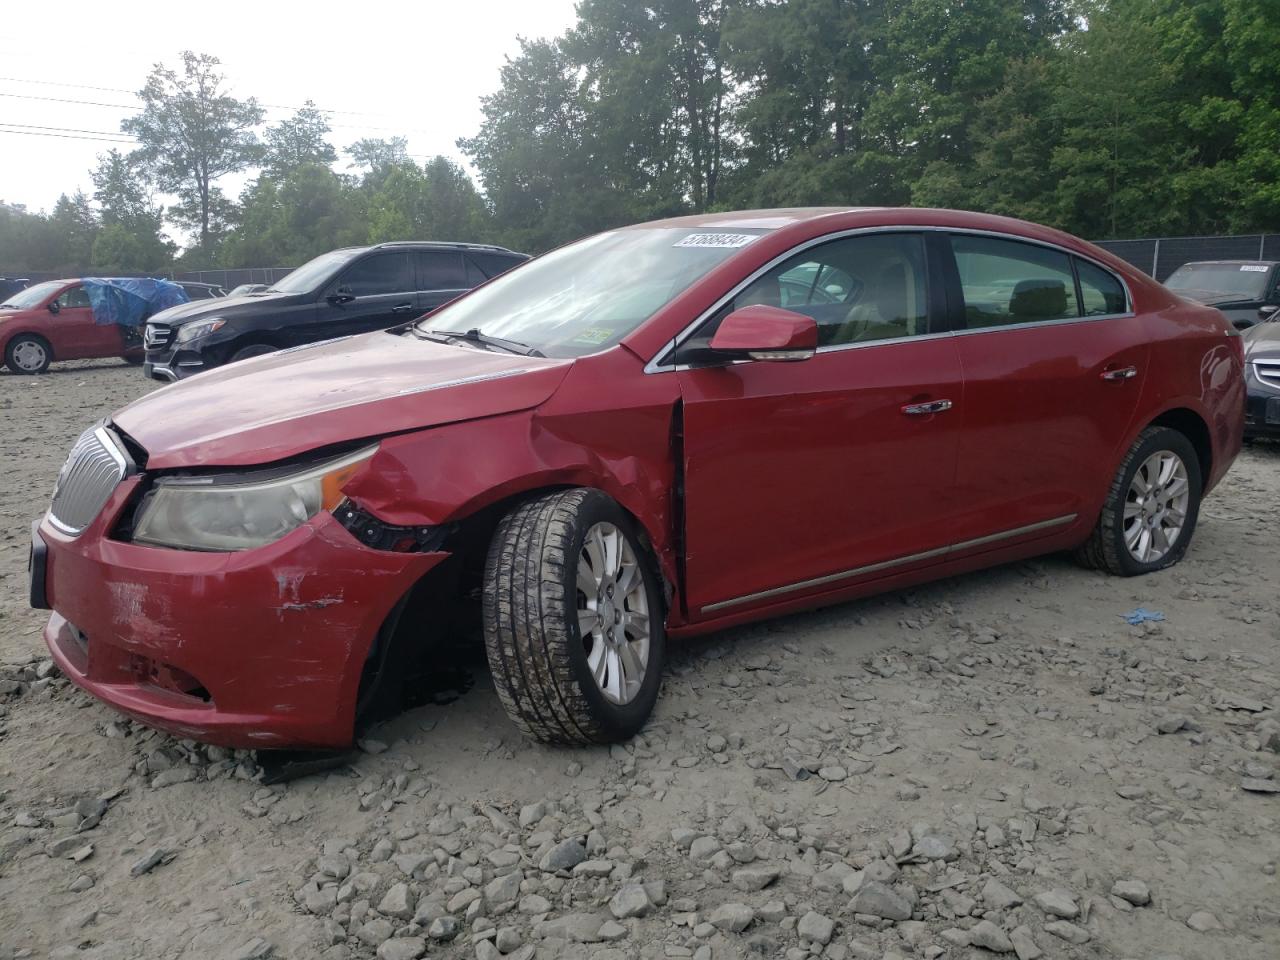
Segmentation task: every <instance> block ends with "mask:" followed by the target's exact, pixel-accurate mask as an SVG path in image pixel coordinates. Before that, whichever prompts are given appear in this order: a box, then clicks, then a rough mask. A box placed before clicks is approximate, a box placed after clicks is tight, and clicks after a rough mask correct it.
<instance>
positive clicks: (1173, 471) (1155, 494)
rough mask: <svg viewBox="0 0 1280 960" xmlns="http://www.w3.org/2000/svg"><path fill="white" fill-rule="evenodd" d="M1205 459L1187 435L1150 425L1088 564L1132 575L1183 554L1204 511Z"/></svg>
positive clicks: (1132, 453) (1109, 504)
mask: <svg viewBox="0 0 1280 960" xmlns="http://www.w3.org/2000/svg"><path fill="white" fill-rule="evenodd" d="M1202 482H1203V481H1202V478H1201V476H1200V460H1199V458H1198V457H1197V455H1196V451H1195V447H1193V446H1192V445H1191V441H1190V440H1188V439H1187V438H1186V436H1185V435H1183V434H1181V433H1179V432H1178V431H1177V430H1171V429H1169V428H1168V427H1148V428H1147V429H1146V430H1144V431H1142V433H1140V434H1139V435H1138V439H1137V440H1135V441H1134V444H1133V446H1132V447H1130V448H1129V452H1128V453H1127V454H1126V455H1125V458H1124V460H1123V461H1122V462H1121V464H1120V467H1119V469H1118V470H1117V471H1116V476H1115V479H1114V480H1113V481H1112V483H1111V489H1110V490H1109V491H1108V493H1107V501H1106V503H1105V505H1104V506H1103V508H1102V515H1101V516H1100V517H1099V518H1098V525H1097V526H1096V527H1095V528H1094V531H1093V534H1092V535H1091V536H1090V537H1089V540H1088V541H1087V542H1086V543H1085V544H1084V546H1082V547H1081V548H1080V549H1079V550H1078V551H1077V552H1076V556H1077V558H1078V559H1079V560H1080V561H1081V562H1082V563H1084V564H1085V565H1086V566H1089V567H1094V568H1097V569H1100V570H1106V571H1107V572H1108V573H1113V574H1116V575H1117V576H1124V577H1132V576H1136V575H1138V574H1142V573H1150V572H1151V571H1153V570H1160V569H1161V568H1163V567H1168V566H1172V565H1173V564H1175V563H1177V562H1178V561H1179V560H1181V559H1182V557H1183V555H1184V554H1185V553H1186V552H1187V547H1188V546H1189V545H1190V543H1191V537H1192V535H1193V534H1194V532H1195V528H1196V520H1197V518H1198V517H1199V514H1200V490H1201V486H1202Z"/></svg>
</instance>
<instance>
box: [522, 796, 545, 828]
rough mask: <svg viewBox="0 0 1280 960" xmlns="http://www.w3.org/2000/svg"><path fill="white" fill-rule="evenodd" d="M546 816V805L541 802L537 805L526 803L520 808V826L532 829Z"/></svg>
mask: <svg viewBox="0 0 1280 960" xmlns="http://www.w3.org/2000/svg"><path fill="white" fill-rule="evenodd" d="M546 815H547V805H546V804H545V803H543V802H542V801H541V800H539V801H538V802H537V803H527V804H525V805H524V806H523V807H521V808H520V826H522V827H532V826H533V825H534V824H535V823H537V822H538V821H539V820H541V819H542V818H543V817H545V816H546Z"/></svg>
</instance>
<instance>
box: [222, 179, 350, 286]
mask: <svg viewBox="0 0 1280 960" xmlns="http://www.w3.org/2000/svg"><path fill="white" fill-rule="evenodd" d="M367 233H368V226H367V224H366V221H365V217H364V210H363V200H362V198H361V196H360V193H359V191H358V190H357V189H356V186H355V184H354V183H353V182H352V180H351V178H350V177H345V176H341V175H339V174H337V173H334V172H333V170H332V169H330V167H329V166H328V165H327V164H323V163H304V164H302V165H300V166H297V167H294V168H293V169H291V170H289V171H288V172H286V173H284V174H281V175H280V176H273V175H270V174H264V175H263V176H261V177H259V178H258V179H257V180H255V181H254V182H253V183H252V184H251V185H250V186H249V187H248V188H247V189H246V190H245V191H244V194H243V195H242V197H241V203H240V223H239V224H238V225H237V227H236V229H235V230H234V232H232V233H231V234H229V235H228V237H227V238H226V241H225V242H224V243H223V245H222V250H221V251H220V261H221V265H222V266H227V267H239V266H246V267H247V266H264V265H266V266H286V265H289V264H299V263H302V262H304V261H306V260H310V259H311V258H312V257H314V256H316V255H317V254H321V253H324V252H325V251H326V250H332V249H333V248H334V247H345V246H352V245H355V244H359V243H364V242H365V237H366V235H367Z"/></svg>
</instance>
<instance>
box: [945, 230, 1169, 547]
mask: <svg viewBox="0 0 1280 960" xmlns="http://www.w3.org/2000/svg"><path fill="white" fill-rule="evenodd" d="M948 246H949V248H950V250H951V251H952V252H953V254H954V261H953V262H948V263H945V264H944V265H943V266H944V269H946V270H947V272H948V273H949V274H950V276H951V282H952V285H953V290H954V291H956V293H957V296H955V297H954V298H953V299H954V300H959V301H962V303H963V312H962V315H958V316H957V317H956V318H955V320H954V326H955V327H956V337H955V340H956V346H957V348H958V350H959V353H960V363H961V364H962V366H963V368H964V377H965V404H964V409H963V411H961V418H960V419H961V421H962V422H963V427H964V435H965V442H964V445H963V447H962V448H961V451H960V461H959V466H958V469H957V475H956V495H957V498H958V502H959V504H960V505H961V513H960V515H959V517H958V522H959V524H960V531H959V538H960V539H961V540H962V541H971V540H983V541H984V543H983V544H982V545H981V546H986V545H987V544H989V543H990V538H991V537H993V536H996V537H999V538H1000V539H1001V540H1010V541H1014V540H1018V539H1024V538H1033V537H1037V536H1044V535H1047V534H1050V533H1052V532H1054V530H1055V529H1060V528H1061V527H1064V526H1066V525H1068V524H1070V523H1071V522H1073V521H1074V520H1075V519H1076V518H1077V516H1079V515H1082V514H1083V513H1084V512H1086V511H1089V512H1092V511H1094V510H1096V508H1097V506H1098V504H1099V503H1100V502H1101V497H1102V496H1103V494H1104V493H1105V491H1106V488H1107V484H1108V483H1109V482H1110V479H1111V474H1112V472H1113V471H1114V470H1115V468H1116V464H1117V463H1118V462H1119V459H1120V455H1121V450H1120V447H1121V445H1122V444H1123V442H1124V440H1125V438H1126V437H1127V436H1128V435H1129V433H1130V429H1131V423H1132V419H1133V416H1134V412H1135V410H1136V408H1137V403H1138V397H1139V394H1140V393H1141V389H1142V382H1143V377H1144V376H1145V374H1146V367H1147V359H1148V354H1149V350H1148V347H1147V335H1146V331H1145V329H1144V326H1143V323H1142V320H1141V318H1140V317H1136V316H1134V315H1133V313H1132V311H1131V310H1130V309H1129V304H1128V300H1127V294H1126V292H1125V289H1124V286H1123V284H1122V283H1121V282H1120V281H1119V280H1118V279H1117V278H1116V277H1115V276H1114V275H1113V274H1111V273H1110V272H1109V271H1107V270H1104V269H1102V268H1101V267H1099V266H1097V265H1096V264H1093V263H1091V262H1089V261H1087V260H1085V259H1083V258H1080V257H1075V256H1072V255H1069V254H1067V253H1065V252H1064V251H1061V250H1058V249H1057V248H1053V247H1046V246H1042V245H1038V244H1031V243H1025V242H1022V241H1018V240H1013V239H1007V238H1002V237H991V236H985V235H984V236H978V235H951V236H950V237H949V242H948V244H946V245H944V249H945V248H946V247H948ZM1077 280H1078V286H1077ZM957 313H960V311H957Z"/></svg>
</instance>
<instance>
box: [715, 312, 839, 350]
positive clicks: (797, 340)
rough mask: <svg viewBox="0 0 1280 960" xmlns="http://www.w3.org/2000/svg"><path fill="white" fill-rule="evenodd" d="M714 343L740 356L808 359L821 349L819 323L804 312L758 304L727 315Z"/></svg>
mask: <svg viewBox="0 0 1280 960" xmlns="http://www.w3.org/2000/svg"><path fill="white" fill-rule="evenodd" d="M710 346H711V349H712V351H714V352H715V353H717V354H720V355H721V356H724V357H727V358H730V359H736V360H808V359H809V358H810V357H812V356H813V355H814V353H816V352H817V349H818V324H817V323H815V322H814V319H813V318H812V317H806V316H805V315H804V314H803V313H793V312H792V311H790V310H783V309H782V308H780V307H768V306H765V305H764V304H756V305H754V306H750V307H743V308H742V309H741V310H735V311H733V313H731V314H729V315H728V316H727V317H725V318H724V320H722V321H721V322H720V329H718V330H717V331H716V333H715V336H713V337H712V338H711V344H710Z"/></svg>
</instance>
